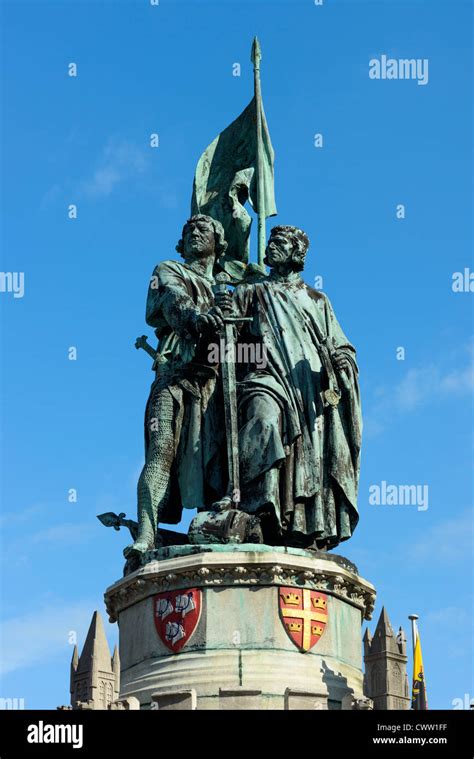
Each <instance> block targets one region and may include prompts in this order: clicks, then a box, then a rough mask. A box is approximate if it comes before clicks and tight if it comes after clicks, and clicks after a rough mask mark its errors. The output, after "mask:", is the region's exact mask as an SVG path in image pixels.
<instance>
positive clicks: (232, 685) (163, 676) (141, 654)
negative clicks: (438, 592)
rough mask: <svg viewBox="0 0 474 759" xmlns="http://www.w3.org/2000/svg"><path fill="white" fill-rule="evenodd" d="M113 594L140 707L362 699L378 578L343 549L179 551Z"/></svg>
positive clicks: (130, 692) (128, 688) (160, 557)
mask: <svg viewBox="0 0 474 759" xmlns="http://www.w3.org/2000/svg"><path fill="white" fill-rule="evenodd" d="M155 555H156V560H154V561H151V562H149V563H148V564H146V565H145V566H144V567H141V568H140V569H138V570H137V571H136V572H133V573H132V574H130V575H127V576H126V577H124V578H123V579H121V580H119V581H118V582H116V583H115V584H114V585H112V586H111V587H110V588H108V589H107V591H106V594H105V602H106V606H107V610H108V613H109V616H110V619H111V621H118V624H119V630H120V661H121V683H120V696H121V698H126V697H128V696H136V697H137V698H138V699H139V701H140V704H141V708H158V709H195V708H197V709H236V708H237V709H302V708H303V709H315V708H316V709H317V708H320V709H328V708H329V709H331V708H333V709H340V708H350V707H348V706H347V705H346V704H347V703H350V702H351V699H361V698H363V689H362V681H363V673H362V647H361V637H360V628H361V623H362V621H363V619H364V618H365V619H370V617H371V613H372V610H373V606H374V602H375V589H374V587H373V585H371V584H370V583H369V582H367V581H366V580H364V579H363V578H361V577H360V576H359V575H358V573H357V569H356V567H355V566H354V565H353V564H351V563H350V562H349V561H347V559H344V558H343V557H341V556H337V555H335V554H330V553H328V554H324V553H318V554H316V555H315V554H311V553H310V552H307V551H304V550H299V549H289V548H273V547H269V546H256V545H253V544H252V545H250V544H249V545H239V546H228V545H226V546H212V547H210V546H206V547H204V546H173V547H168V548H164V549H160V550H159V551H156V552H155Z"/></svg>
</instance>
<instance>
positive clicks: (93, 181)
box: [81, 137, 147, 197]
mask: <svg viewBox="0 0 474 759" xmlns="http://www.w3.org/2000/svg"><path fill="white" fill-rule="evenodd" d="M146 167H147V162H146V159H145V153H144V151H143V150H140V148H138V147H137V146H136V145H134V144H133V143H131V142H127V141H126V140H119V139H117V138H116V137H114V138H111V139H110V140H109V142H108V143H107V145H106V146H105V148H104V150H103V153H102V155H101V157H100V159H99V161H98V162H97V166H96V168H95V170H94V172H93V175H92V177H91V178H90V179H87V180H85V181H84V182H82V185H81V189H82V191H83V192H84V193H85V194H86V195H89V196H91V197H107V196H109V195H110V194H111V193H112V192H113V191H114V190H115V188H116V187H117V185H118V184H120V183H121V182H124V181H129V180H130V179H132V178H133V177H135V176H137V175H138V174H143V172H144V171H145V170H146Z"/></svg>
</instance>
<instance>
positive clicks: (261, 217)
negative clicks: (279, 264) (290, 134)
mask: <svg viewBox="0 0 474 759" xmlns="http://www.w3.org/2000/svg"><path fill="white" fill-rule="evenodd" d="M261 59H262V51H261V48H260V43H259V41H258V38H257V37H254V40H253V44H252V53H251V61H252V63H253V82H254V95H255V110H256V113H257V204H258V265H259V266H261V267H264V263H263V259H264V257H265V247H266V231H265V219H266V216H265V195H264V189H263V188H264V175H263V140H262V91H261V86H260V61H261Z"/></svg>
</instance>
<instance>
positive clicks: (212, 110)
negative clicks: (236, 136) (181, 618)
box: [0, 0, 474, 709]
mask: <svg viewBox="0 0 474 759" xmlns="http://www.w3.org/2000/svg"><path fill="white" fill-rule="evenodd" d="M2 16H3V26H4V31H3V56H2V57H3V60H2V70H3V73H4V76H3V89H2V115H3V116H2V121H3V130H2V143H1V164H2V166H1V168H2V175H3V185H2V197H1V210H2V214H1V255H2V263H1V269H2V271H5V272H8V271H10V272H13V271H15V272H24V276H25V284H24V287H25V290H24V296H23V297H22V298H14V297H13V293H8V292H3V293H0V307H1V309H2V319H1V324H2V336H1V339H2V390H1V391H2V399H3V405H2V422H1V435H2V474H3V476H2V480H1V482H2V485H1V495H2V509H1V532H0V540H1V549H2V550H1V602H2V603H1V606H2V619H3V623H2V640H1V646H2V662H3V670H4V673H3V679H2V683H1V686H0V691H1V692H0V696H2V697H10V698H15V697H16V698H24V699H25V706H26V707H27V708H41V707H42V708H55V707H56V706H57V705H58V704H64V703H67V702H68V695H69V694H68V690H69V661H70V657H71V655H72V646H71V645H70V643H69V637H68V636H69V632H70V631H75V632H76V633H77V637H78V640H79V642H80V644H81V645H82V642H83V640H84V636H85V633H86V631H87V627H88V625H89V622H90V618H91V616H92V612H93V610H94V609H96V608H98V609H100V611H101V612H102V613H103V616H104V618H105V611H104V608H103V603H102V595H103V592H104V590H105V588H106V587H107V586H108V585H110V584H111V583H112V582H114V581H115V580H116V579H118V578H119V577H120V575H121V571H122V565H123V560H122V554H121V552H122V548H123V546H124V545H125V544H126V543H127V542H128V538H127V535H126V534H125V533H124V532H121V533H117V532H114V531H113V530H106V529H105V528H104V527H102V526H101V525H100V524H99V522H98V521H97V519H96V516H95V515H96V514H99V513H101V512H103V511H108V510H111V511H115V512H119V511H125V512H126V513H127V515H128V516H133V517H134V516H135V511H136V502H135V487H136V480H137V477H138V474H139V471H140V469H141V465H142V460H143V431H142V424H143V411H144V407H145V402H146V398H147V394H148V389H149V385H150V383H151V380H152V374H151V371H150V362H149V360H148V358H147V357H146V356H145V354H144V353H142V352H140V353H137V352H136V351H135V349H134V346H133V343H134V340H135V338H136V336H137V335H140V334H142V333H148V334H149V335H150V328H147V327H146V325H145V322H144V310H145V297H146V290H147V282H148V279H149V277H150V274H151V272H152V270H153V268H154V266H155V264H156V263H157V262H158V261H160V260H163V259H166V258H176V256H177V254H176V253H175V252H174V246H175V244H176V241H177V239H178V237H179V234H180V231H181V227H182V225H183V222H184V221H185V219H186V218H187V216H188V215H189V205H190V199H191V189H192V178H193V173H194V168H195V165H196V163H197V160H198V158H199V156H200V155H201V153H202V151H203V150H204V149H205V148H206V146H207V145H208V144H209V143H210V142H211V140H212V139H213V138H214V137H215V136H216V134H217V133H218V132H219V131H221V130H222V129H223V128H224V127H226V126H227V125H228V124H229V123H230V121H231V120H233V119H234V118H235V117H236V116H237V115H238V114H239V113H240V112H241V110H242V109H243V108H244V107H245V106H246V104H247V102H248V101H249V99H250V97H251V95H252V69H251V63H250V60H249V53H250V45H251V41H252V37H253V35H254V34H258V36H259V38H260V41H261V45H262V50H263V61H262V86H263V96H264V103H265V110H266V115H267V120H268V124H269V129H270V133H271V137H272V141H273V146H274V149H275V153H276V163H275V181H276V202H277V207H278V211H279V214H278V217H277V221H278V222H280V223H289V224H295V225H297V226H300V227H302V228H303V229H304V230H305V231H306V232H307V233H308V235H309V237H310V239H311V249H310V253H309V255H308V261H307V266H306V270H305V279H306V280H307V281H308V282H309V283H312V282H314V278H315V276H316V275H322V277H323V289H324V291H325V292H326V293H327V294H328V296H329V298H330V299H331V301H332V303H333V305H334V308H335V310H336V313H337V315H338V318H339V320H340V322H341V324H342V326H343V328H344V330H345V332H346V333H347V334H348V336H349V337H350V339H351V340H352V341H353V343H354V344H355V346H356V347H357V350H358V360H359V364H360V372H361V388H362V400H363V412H364V423H365V435H364V443H363V453H362V473H361V484H360V499H359V506H360V513H361V518H360V523H359V526H358V529H357V532H356V534H355V536H354V538H353V539H351V540H350V541H349V542H348V543H346V544H344V545H343V546H341V547H340V550H339V553H341V554H343V555H345V556H347V557H348V558H349V559H351V560H352V561H354V562H355V563H356V564H357V565H358V567H359V571H360V573H361V575H362V576H364V577H365V578H367V579H368V580H370V581H371V582H373V583H374V584H375V586H376V588H377V591H378V600H377V606H376V612H375V615H374V620H373V621H372V623H371V629H372V631H373V629H374V625H375V622H376V620H377V619H378V615H379V613H380V610H381V607H382V605H383V604H384V605H385V606H386V607H387V610H388V613H389V616H390V618H391V621H392V624H393V626H394V627H395V628H398V626H399V625H400V624H403V626H404V627H405V630H406V632H407V635H408V634H409V623H408V620H407V616H408V614H410V613H413V612H415V613H417V614H419V616H420V631H421V636H422V645H423V655H424V661H425V672H426V681H427V686H428V700H429V704H430V707H431V708H447V709H450V708H452V704H453V700H454V699H464V697H465V694H468V697H470V698H474V686H473V680H472V591H473V587H472V559H473V541H472V500H473V471H472V458H473V456H472V454H473V438H472V421H473V410H474V409H473V385H474V383H473V371H472V359H473V349H474V342H473V311H472V303H473V301H472V299H473V297H474V296H473V294H472V293H470V292H453V289H452V277H453V274H454V273H455V272H459V271H461V272H463V271H464V269H465V268H466V267H470V268H471V270H472V269H473V268H474V266H473V263H472V258H471V255H472V254H471V251H472V225H471V202H472V184H471V182H472V144H471V138H472V126H473V125H472V112H471V110H470V104H469V100H470V93H471V92H472V68H471V67H472V43H471V41H470V28H471V21H472V20H471V16H472V6H471V4H470V3H469V2H461V1H460V0H457V1H455V0H452V1H451V2H450V3H446V2H436V0H431V1H430V2H429V3H427V2H421V1H416V0H410V2H403V1H402V0H400V1H397V2H395V0H393V1H392V2H390V1H389V0H385V1H384V0H380V1H379V2H363V1H361V2H354V1H353V0H351V2H338V1H337V0H325V2H324V3H323V5H322V6H315V5H314V3H313V2H312V1H311V0H307V1H305V2H297V1H295V0H291V2H290V0H286V1H282V0H281V1H280V2H276V1H274V2H268V3H266V2H258V3H255V2H253V3H252V2H242V0H240V1H239V2H234V0H228V1H225V2H223V1H222V0H220V1H219V2H214V3H211V2H206V1H205V0H202V1H200V2H188V3H185V2H182V1H181V0H179V1H174V2H173V1H171V0H169V1H167V0H161V2H160V5H159V6H151V5H150V3H149V2H148V0H133V2H128V1H127V2H113V1H112V0H110V1H109V2H98V1H96V0H90V1H89V2H66V1H64V2H57V3H49V2H42V1H38V0H37V1H36V2H34V3H28V2H15V3H12V2H3V4H2ZM383 54H385V55H388V56H389V57H393V58H396V59H399V58H415V59H418V58H419V59H425V58H426V59H428V61H429V81H428V83H427V84H426V85H424V86H423V85H418V84H417V82H416V81H414V80H372V79H370V78H369V75H368V72H369V61H370V60H371V59H373V58H380V56H381V55H383ZM71 62H74V63H76V64H77V67H78V70H77V77H75V78H72V77H69V76H68V64H69V63H71ZM236 62H238V63H240V64H241V76H240V77H236V76H233V75H232V71H233V64H234V63H236ZM154 132H156V133H158V134H159V139H160V146H159V148H156V149H152V148H151V147H150V146H149V137H150V134H151V133H154ZM315 133H322V135H323V141H324V142H323V145H324V146H323V147H322V148H316V147H314V135H315ZM70 204H76V205H77V210H78V216H77V219H74V220H71V219H68V214H67V211H68V206H69V205H70ZM398 204H403V205H404V206H405V218H404V219H397V217H396V207H397V205H398ZM253 248H254V245H253ZM252 255H253V259H254V260H255V255H256V254H255V249H253V254H252ZM71 346H75V347H76V348H77V360H76V361H70V360H68V349H69V348H70V347H71ZM398 347H403V348H404V349H405V359H404V360H403V361H400V360H397V356H396V350H397V348H398ZM383 481H385V482H387V483H389V484H395V485H397V486H399V485H404V484H408V485H420V486H424V485H427V486H428V488H429V505H428V508H427V509H426V510H424V511H422V510H419V509H418V508H417V507H416V506H375V505H371V504H370V503H369V488H370V487H371V486H372V485H377V484H380V483H381V482H383ZM71 488H75V489H77V494H78V499H77V502H76V503H71V502H69V500H68V492H69V490H70V489H71ZM364 629H365V625H364V627H363V628H362V632H363V630H364ZM107 632H108V636H109V640H110V642H111V644H112V643H113V642H114V641H115V640H116V636H117V631H116V626H109V627H108V630H107ZM409 676H410V678H411V660H410V663H409Z"/></svg>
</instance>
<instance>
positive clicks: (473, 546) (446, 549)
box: [408, 509, 474, 562]
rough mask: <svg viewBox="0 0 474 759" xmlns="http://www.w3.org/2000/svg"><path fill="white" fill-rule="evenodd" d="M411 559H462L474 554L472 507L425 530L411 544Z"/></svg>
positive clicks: (438, 560) (473, 517)
mask: <svg viewBox="0 0 474 759" xmlns="http://www.w3.org/2000/svg"><path fill="white" fill-rule="evenodd" d="M408 550H409V554H410V556H411V559H412V560H414V559H415V558H416V560H417V561H419V560H422V559H432V558H433V557H434V556H435V557H436V561H437V562H440V561H462V560H463V559H465V558H467V557H469V556H471V557H472V555H473V551H474V514H473V511H472V510H471V509H468V510H467V511H464V512H463V513H462V514H460V515H459V516H457V517H453V518H452V519H446V520H444V521H443V522H439V523H438V524H435V525H433V526H432V527H430V528H428V529H426V530H424V532H423V533H422V534H421V536H420V538H419V540H417V541H415V542H414V543H411V544H410V545H409V549H408Z"/></svg>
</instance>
